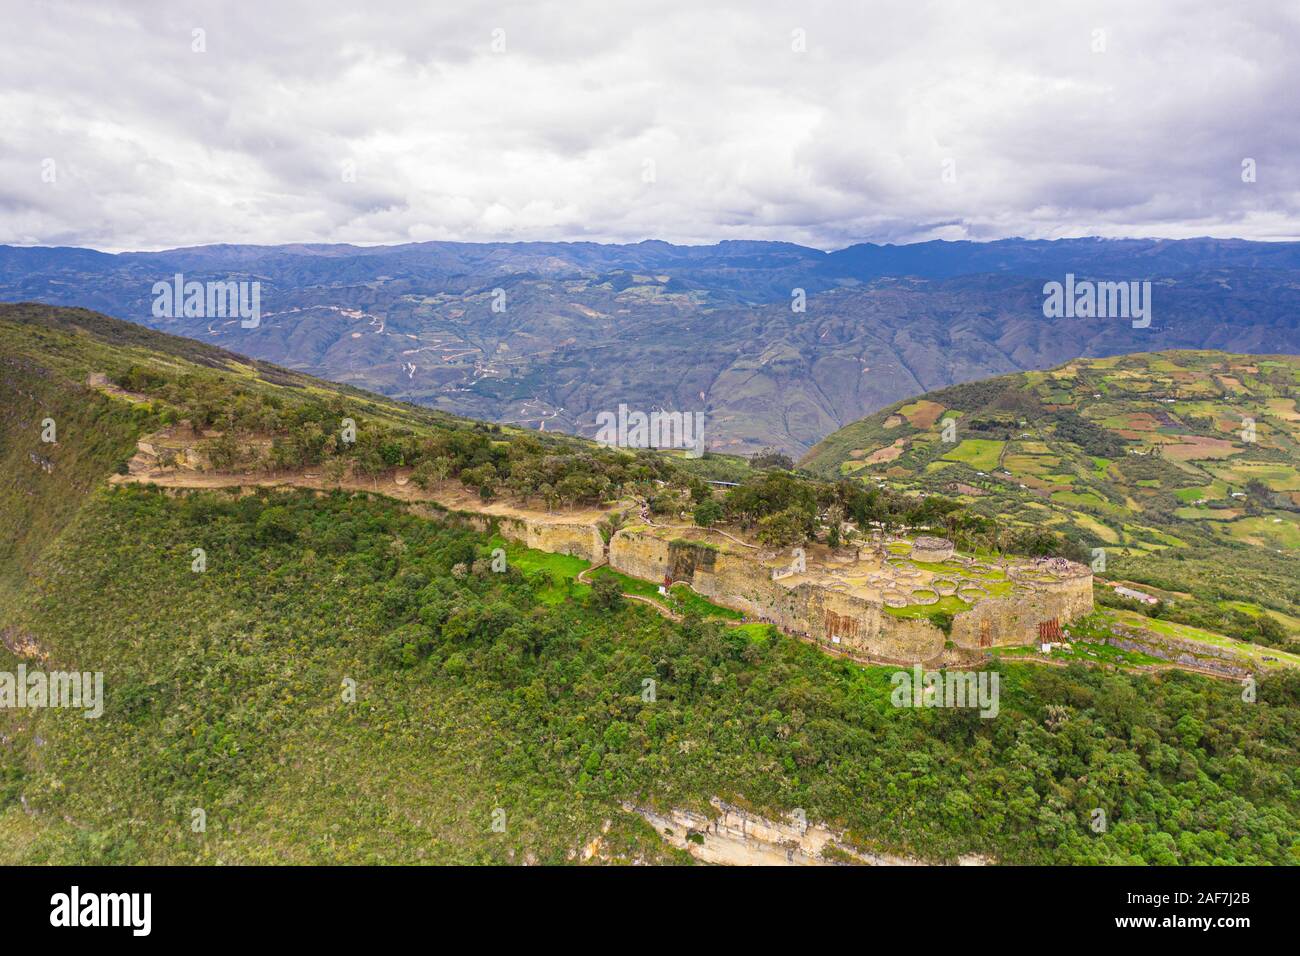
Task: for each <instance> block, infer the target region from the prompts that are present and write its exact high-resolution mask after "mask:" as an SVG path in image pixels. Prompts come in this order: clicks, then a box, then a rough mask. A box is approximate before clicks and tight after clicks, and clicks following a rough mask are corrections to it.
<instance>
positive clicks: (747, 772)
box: [0, 307, 1300, 863]
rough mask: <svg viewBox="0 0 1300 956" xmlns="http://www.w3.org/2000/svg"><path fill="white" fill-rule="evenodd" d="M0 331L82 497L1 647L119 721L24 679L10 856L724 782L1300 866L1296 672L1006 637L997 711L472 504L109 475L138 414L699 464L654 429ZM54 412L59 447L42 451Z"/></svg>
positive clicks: (344, 829) (10, 555) (474, 852)
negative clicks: (641, 434) (503, 528)
mask: <svg viewBox="0 0 1300 956" xmlns="http://www.w3.org/2000/svg"><path fill="white" fill-rule="evenodd" d="M0 360H2V361H3V364H0V368H3V369H5V370H6V375H7V376H8V377H7V378H6V379H5V381H6V383H7V384H6V385H5V388H6V390H7V391H6V395H5V397H6V399H7V404H8V401H13V402H16V403H17V406H16V409H10V410H12V411H15V414H13V415H7V416H6V417H5V418H4V419H0V441H3V449H4V467H5V472H4V480H5V482H6V488H8V489H9V491H7V493H6V498H5V499H4V501H3V502H0V504H2V505H3V509H4V520H5V522H6V525H5V526H6V528H20V527H22V526H23V525H24V524H25V523H30V522H38V521H42V520H45V521H48V526H47V527H46V528H43V529H42V533H41V534H40V535H39V536H38V535H36V534H35V533H32V534H28V535H27V536H26V537H25V538H24V539H23V540H21V541H20V542H19V544H18V546H17V547H11V548H10V550H9V551H8V552H7V553H6V556H5V557H6V564H5V565H4V567H3V569H0V576H3V578H4V580H5V582H6V585H7V587H6V588H5V589H3V590H0V637H2V640H0V674H5V673H14V672H16V671H17V670H18V668H19V667H20V666H21V667H25V668H27V669H28V670H29V671H30V670H35V669H38V668H40V669H47V670H71V669H76V670H78V671H86V672H96V671H98V672H102V674H103V685H104V699H103V704H104V707H103V713H102V716H100V717H98V718H97V719H86V718H85V717H83V715H82V714H81V713H80V712H79V711H77V710H63V709H39V708H37V709H32V708H27V709H12V708H10V707H0V862H4V863H50V862H52V863H143V862H153V863H251V862H263V863H268V862H270V863H298V862H346V863H356V862H390V863H391V862H402V863H420V862H439V863H522V862H532V861H538V862H548V863H563V862H569V861H573V862H580V861H584V860H591V861H593V862H606V861H632V860H641V861H647V862H683V861H685V859H686V858H685V856H684V855H683V854H682V853H681V852H680V851H678V850H675V849H673V848H672V847H671V846H669V845H668V844H667V843H665V842H664V841H662V840H661V839H660V838H659V837H658V835H657V834H656V833H655V832H654V830H653V829H652V828H651V827H650V826H649V825H648V824H646V823H645V822H644V821H643V820H642V817H641V815H640V814H639V813H637V812H633V811H632V810H629V809H625V808H642V809H644V810H654V811H656V812H657V813H659V814H660V815H673V816H674V818H677V817H681V818H684V819H687V818H688V817H686V816H684V814H685V813H686V812H688V811H693V812H696V813H704V814H712V813H714V812H716V810H715V804H713V803H712V802H711V801H713V800H714V799H718V800H721V801H725V803H726V804H727V805H729V806H733V807H734V806H740V807H742V808H744V809H745V810H747V811H750V812H754V813H758V814H762V815H764V816H766V817H768V818H770V819H773V820H780V819H789V817H790V815H791V814H792V813H793V812H794V811H795V809H796V808H798V809H799V810H800V811H802V814H803V816H804V817H806V818H807V820H808V821H810V822H813V821H816V822H819V823H821V822H824V823H825V824H826V825H827V826H828V827H829V828H831V829H832V830H834V831H835V832H837V833H845V834H848V836H847V837H846V839H848V840H849V841H850V842H851V844H852V848H853V849H855V850H859V851H862V852H864V853H879V852H892V853H896V854H900V855H904V856H909V857H913V858H921V859H954V858H956V857H957V856H958V855H960V854H971V853H978V854H982V855H984V856H986V857H990V858H993V859H997V860H1002V861H1009V862H1010V861H1023V862H1057V863H1100V862H1105V863H1125V862H1151V863H1214V862H1225V863H1232V862H1239V863H1255V862H1260V863H1263V862H1271V863H1287V862H1291V863H1294V862H1297V852H1298V851H1297V848H1298V847H1300V806H1297V804H1296V797H1295V792H1296V790H1295V786H1294V784H1295V781H1294V778H1293V777H1294V775H1293V768H1294V767H1295V766H1296V765H1297V763H1300V761H1297V760H1296V740H1297V739H1300V680H1297V678H1296V676H1295V674H1294V673H1292V672H1289V671H1286V670H1281V671H1278V672H1268V671H1265V672H1264V673H1262V674H1261V680H1260V685H1259V696H1258V700H1257V702H1256V703H1255V704H1254V706H1249V707H1246V706H1243V705H1242V701H1241V698H1240V691H1239V688H1238V687H1236V686H1235V685H1234V684H1232V683H1228V682H1225V681H1219V680H1213V679H1209V678H1205V677H1200V676H1196V675H1190V674H1181V673H1158V674H1154V675H1149V674H1144V673H1135V672H1111V671H1108V670H1103V669H1098V668H1091V669H1084V668H1079V667H1074V668H1068V669H1067V668H1063V667H1047V666H1041V665H1032V664H1014V663H1010V662H1002V663H995V665H994V666H995V667H996V668H997V671H998V673H999V675H1000V676H1001V679H1002V684H1001V688H1002V690H1001V700H1000V710H999V713H998V716H997V717H996V718H994V719H989V720H981V719H980V718H979V717H978V716H976V715H975V713H974V712H972V711H969V710H957V709H947V710H946V709H912V708H905V709H900V708H898V707H896V706H891V686H892V685H891V674H892V669H890V668H868V667H859V666H855V665H852V664H850V663H847V662H845V661H841V660H837V659H834V658H831V657H829V656H827V655H825V654H822V653H820V652H819V651H817V650H815V649H813V648H811V647H809V646H807V645H805V644H803V643H801V642H799V641H795V640H790V639H786V638H783V637H782V636H781V635H780V634H779V633H777V632H774V631H772V630H771V629H769V628H766V627H763V626H761V625H758V626H746V627H725V626H723V625H721V624H718V623H713V622H710V621H707V620H702V619H700V618H699V617H696V616H693V615H688V616H687V617H686V619H685V620H684V621H683V622H681V623H677V622H674V621H670V620H668V619H666V618H664V617H662V616H660V615H659V614H657V613H655V612H654V611H653V610H652V609H650V608H647V607H644V606H640V605H632V604H630V603H623V602H620V601H618V600H617V595H616V592H615V594H614V596H613V598H611V595H610V592H609V590H608V589H606V588H600V587H588V586H586V585H584V584H583V583H581V582H579V581H577V580H576V577H577V574H578V572H580V571H582V570H583V569H584V568H583V562H581V561H577V560H576V559H573V558H568V557H565V556H562V555H553V554H546V553H542V552H536V551H529V550H528V549H524V548H519V547H516V546H509V547H507V548H506V550H507V552H508V567H507V570H506V571H504V572H501V573H495V572H493V571H492V569H491V560H490V558H491V555H492V552H493V549H494V548H497V547H501V546H503V544H504V543H503V542H502V541H501V540H500V539H498V538H494V537H493V536H492V535H491V533H490V529H489V530H486V531H485V530H482V529H481V528H480V527H477V526H475V525H473V524H471V523H468V522H463V521H460V520H457V519H455V518H454V517H452V516H446V515H439V514H436V513H431V512H429V513H426V512H420V511H417V510H414V509H410V508H408V507H406V506H405V505H403V504H402V503H400V502H397V501H393V500H390V499H386V498H384V497H381V496H371V495H366V494H353V493H344V492H342V491H337V492H334V493H326V494H315V493H312V492H309V491H302V490H292V489H290V490H279V491H272V490H265V489H264V490H252V489H249V490H248V493H244V492H242V491H241V490H240V489H233V490H232V491H230V492H220V493H211V492H201V493H169V492H165V491H163V490H160V489H151V488H148V487H141V486H135V485H127V486H119V487H113V486H109V485H108V484H107V478H108V477H109V474H110V473H111V472H113V471H114V470H117V466H118V465H120V464H125V459H124V458H122V457H120V456H121V455H123V454H124V453H123V452H122V447H123V446H124V445H126V444H128V442H129V441H132V440H134V438H136V437H138V436H142V435H147V434H152V433H153V432H155V431H156V430H157V429H159V428H180V427H184V426H183V422H184V421H190V422H191V423H197V425H198V427H199V428H200V429H201V430H206V431H210V432H213V435H212V436H211V437H210V438H208V439H207V440H208V441H210V442H211V443H212V444H211V446H210V448H211V449H212V450H214V451H216V450H219V449H220V447H221V442H220V439H221V438H223V437H224V435H225V432H226V430H228V431H230V432H232V433H235V434H239V435H244V434H254V433H255V432H248V433H245V432H244V431H242V430H241V426H245V425H247V426H249V427H250V428H252V427H253V426H256V427H257V428H263V429H269V430H270V431H271V432H272V433H274V435H275V437H276V438H278V439H279V441H278V443H277V442H275V441H272V442H271V444H270V445H268V446H257V445H255V443H253V442H251V441H248V442H247V443H246V444H236V445H234V446H233V447H230V448H227V451H228V452H229V454H230V455H231V456H232V458H235V459H238V458H240V457H241V456H247V461H246V462H245V464H247V465H248V466H249V467H255V468H260V469H264V471H263V473H264V474H269V473H271V472H268V471H265V469H276V468H279V469H283V470H289V469H296V468H301V467H302V465H303V462H317V461H320V460H321V459H320V458H319V457H317V458H313V457H312V456H313V455H318V453H319V452H320V449H318V448H316V446H315V445H314V444H313V441H312V439H313V437H314V436H315V431H314V429H315V428H316V427H317V426H318V425H319V424H322V423H321V422H319V421H318V420H317V419H316V418H314V417H312V414H311V410H312V409H313V408H316V407H317V406H323V407H325V408H326V409H327V410H328V411H329V412H330V414H331V415H336V414H340V413H342V414H345V415H346V416H347V417H350V418H354V419H355V421H356V423H357V425H358V435H359V436H360V437H359V438H358V441H357V443H356V444H357V445H358V446H360V447H358V448H356V449H350V450H348V451H347V452H346V454H347V456H348V458H349V462H350V464H352V465H355V466H357V467H359V468H362V469H363V473H364V469H365V468H368V467H374V468H376V469H380V470H383V471H385V473H386V470H387V469H389V468H390V466H389V464H388V459H386V458H385V455H395V456H396V457H397V458H398V459H399V460H401V459H402V456H404V455H406V454H408V453H415V454H419V453H420V452H421V450H422V449H423V448H424V447H425V444H424V443H426V442H428V443H432V445H433V446H434V447H439V448H443V449H446V448H451V447H457V448H460V449H461V452H463V454H464V456H465V462H464V463H463V464H462V463H461V462H460V460H459V459H458V460H457V467H458V468H462V469H463V467H464V466H466V465H467V466H468V467H469V468H471V469H472V468H475V467H481V466H479V465H469V464H468V462H469V461H471V460H473V456H474V455H476V454H479V453H482V454H483V455H484V456H485V459H484V460H485V462H486V461H496V462H498V463H502V464H505V463H511V464H516V463H517V464H518V465H519V468H518V469H517V470H516V469H515V468H513V467H511V468H510V469H508V470H506V471H504V472H498V477H499V478H501V479H502V480H503V481H509V480H512V479H514V480H518V481H524V480H525V479H528V478H529V477H530V475H531V472H532V470H534V469H546V468H552V467H561V466H564V465H565V464H566V463H567V462H572V463H574V464H575V465H577V466H578V467H580V468H582V469H584V470H585V472H587V473H589V474H593V475H600V476H612V475H615V474H616V473H615V472H614V471H613V470H610V469H612V468H613V466H614V465H615V464H617V463H618V462H623V464H624V467H626V468H628V469H629V471H628V473H627V475H626V476H625V479H626V481H628V482H632V483H640V485H641V486H644V487H651V488H658V487H659V485H658V482H659V481H664V480H675V479H674V474H675V473H674V472H672V471H668V470H666V471H663V472H660V471H657V470H656V468H655V466H654V465H653V463H652V462H650V461H642V462H641V463H640V465H639V466H638V467H640V468H644V469H645V470H644V471H636V472H633V471H632V470H631V469H632V468H633V465H634V463H629V462H626V461H624V457H625V456H624V455H623V453H619V452H616V451H610V450H600V449H593V448H590V447H589V446H587V445H585V444H582V443H579V442H577V441H575V440H565V439H560V438H554V439H546V440H545V442H546V444H545V445H544V446H543V453H541V454H538V455H536V456H533V455H525V456H523V457H522V458H514V459H507V458H504V457H502V455H503V454H504V452H505V450H506V449H508V448H512V447H513V448H514V449H515V450H516V451H517V450H518V449H519V448H521V447H531V446H527V444H526V443H523V444H517V443H516V439H520V440H522V439H524V438H526V439H527V441H528V442H534V441H535V442H539V443H540V442H542V441H543V439H541V438H540V437H539V436H535V435H531V434H530V435H526V436H518V435H516V436H511V435H510V434H509V433H508V432H502V431H497V430H493V428H492V427H491V426H487V425H483V424H482V423H469V422H459V421H455V420H452V419H450V418H448V417H447V416H442V415H439V414H437V413H434V412H429V411H427V410H420V409H412V408H406V407H402V406H399V405H396V404H394V403H392V402H388V401H386V400H384V399H381V398H378V397H376V396H368V395H364V394H361V393H357V392H353V391H350V390H347V389H341V388H339V387H336V386H330V385H328V384H327V383H323V382H319V381H313V380H311V379H308V378H306V377H305V376H301V375H298V374H295V373H290V372H285V371H284V370H280V369H275V368H273V367H269V366H265V365H260V364H258V363H255V362H252V361H250V360H245V359H240V358H239V357H237V356H233V355H231V354H230V353H224V352H220V351H219V350H215V349H211V348H208V347H204V346H200V345H196V344H195V343H192V342H188V341H185V340H178V339H170V338H167V337H164V336H160V335H158V334H156V333H153V332H150V331H148V330H144V329H140V328H138V327H132V326H129V325H126V324H124V323H118V322H114V321H113V320H109V319H105V318H104V317H102V316H95V315H93V314H90V313H86V312H82V311H65V310H51V309H47V308H44V307H28V308H5V309H0ZM99 374H103V375H104V376H105V378H102V379H101V378H99V377H98V375H99ZM92 376H95V377H93V378H92ZM33 395H34V396H36V399H37V400H33V399H32V397H31V396H33ZM28 403H32V404H30V405H29V404H28ZM47 414H48V417H54V418H55V419H56V423H58V425H59V429H58V433H57V438H58V443H57V445H56V446H55V447H54V448H52V449H50V450H49V451H48V453H44V452H42V457H46V458H48V459H49V461H51V462H52V463H53V470H52V471H51V470H47V469H46V468H45V467H44V466H43V465H41V464H39V463H37V462H34V461H32V460H31V459H30V458H28V457H27V453H29V452H32V451H38V450H39V449H40V446H41V445H42V444H49V443H41V441H40V436H39V434H38V433H37V432H35V431H34V430H33V429H32V427H31V425H30V424H29V421H30V419H31V418H32V417H35V416H37V415H47ZM61 416H62V417H63V418H65V419H66V420H67V422H69V424H68V425H67V426H66V427H65V426H64V425H63V422H62V421H61V420H60V417H61ZM371 433H374V435H375V436H376V438H375V439H373V440H372V439H369V438H366V437H365V436H366V435H369V434H371ZM480 439H482V442H480ZM334 451H337V449H335V450H334ZM371 453H373V456H374V457H373V458H371V457H370V456H371ZM331 457H338V456H337V455H335V454H334V452H331V453H330V455H327V456H325V460H326V461H328V459H329V458H331ZM626 457H631V458H637V457H639V456H626ZM309 467H311V468H313V469H314V468H317V467H321V465H318V464H316V463H312V464H310V466H309ZM495 467H496V466H495V465H494V468H495ZM15 468H16V469H17V470H16V471H12V470H11V469H15ZM661 476H662V477H661ZM475 478H484V479H486V474H485V473H479V474H477V475H475ZM560 480H561V481H562V480H563V479H562V478H561V479H560ZM612 480H613V479H612V478H611V481H612ZM56 482H63V483H61V484H56ZM42 483H43V484H42ZM773 484H776V485H779V484H781V482H779V481H778V482H775V483H774V482H769V481H768V480H767V479H766V478H764V479H762V481H761V482H760V483H758V484H757V485H756V487H757V488H758V489H759V490H766V489H767V488H768V487H769V486H771V485H773ZM566 489H567V490H568V491H571V492H572V493H574V494H576V495H583V494H586V493H587V491H586V490H585V486H581V485H579V484H578V483H571V484H570V485H568V486H566ZM606 490H608V489H606ZM51 505H57V506H58V508H59V509H60V510H59V512H58V514H57V516H56V517H52V518H44V517H42V516H43V514H44V512H45V510H46V509H47V508H49V507H50V506H51ZM15 509H16V510H15ZM196 548H198V549H202V551H203V553H204V561H203V567H202V569H201V570H199V569H196V565H195V561H196V558H195V554H194V549H196ZM647 681H651V682H653V683H652V684H651V685H647ZM647 686H652V687H653V688H654V689H653V691H652V692H650V693H647ZM918 767H923V768H924V772H923V773H920V772H918V770H917V768H918ZM1099 806H1100V807H1104V808H1106V810H1107V816H1108V819H1109V820H1111V821H1112V825H1111V827H1110V828H1109V829H1108V831H1107V832H1105V833H1100V834H1099V833H1096V832H1094V831H1093V829H1092V827H1091V826H1090V823H1091V812H1092V808H1095V807H1099ZM693 836H694V837H695V838H698V839H706V837H705V836H704V835H703V834H694V835H693Z"/></svg>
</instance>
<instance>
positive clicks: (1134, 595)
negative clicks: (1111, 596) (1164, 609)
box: [1111, 584, 1160, 604]
mask: <svg viewBox="0 0 1300 956" xmlns="http://www.w3.org/2000/svg"><path fill="white" fill-rule="evenodd" d="M1111 587H1113V588H1114V589H1115V593H1116V594H1118V595H1119V596H1120V597H1126V598H1128V599H1129V600H1131V601H1141V602H1142V603H1143V604H1159V603H1160V599H1159V598H1155V597H1152V596H1151V595H1150V594H1143V593H1142V592H1141V591H1135V590H1133V589H1132V588H1126V587H1124V586H1123V585H1122V584H1113V585H1111Z"/></svg>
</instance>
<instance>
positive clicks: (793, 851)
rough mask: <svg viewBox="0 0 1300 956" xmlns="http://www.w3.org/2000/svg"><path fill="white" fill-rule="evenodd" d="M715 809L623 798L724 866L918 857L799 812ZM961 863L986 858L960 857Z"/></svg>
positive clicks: (719, 804) (874, 862) (900, 861)
mask: <svg viewBox="0 0 1300 956" xmlns="http://www.w3.org/2000/svg"><path fill="white" fill-rule="evenodd" d="M709 802H710V803H711V804H712V805H713V808H714V810H715V811H716V815H713V816H706V815H705V814H703V813H695V812H693V811H691V810H677V809H674V810H668V811H666V812H659V811H655V810H650V809H647V808H645V807H635V806H632V805H631V804H624V805H623V809H624V810H628V811H630V812H633V813H639V814H640V815H641V816H642V817H644V818H645V820H646V821H647V822H648V823H650V825H651V826H653V827H654V828H655V830H656V831H657V832H658V833H659V835H660V836H661V837H662V838H663V839H664V840H666V841H667V842H669V843H671V844H672V845H673V846H675V847H678V848H679V849H683V850H686V851H687V852H688V853H690V854H691V856H693V857H695V858H696V859H697V860H700V861H702V862H705V863H716V864H721V865H724V866H835V865H845V864H861V865H866V866H917V865H921V863H922V861H920V860H912V859H908V858H906V857H901V856H894V855H892V854H887V853H865V852H863V851H861V850H858V849H856V848H854V847H852V846H850V845H849V844H848V843H847V842H845V840H844V836H843V834H840V833H836V832H835V831H834V830H831V829H830V828H828V827H825V826H822V825H821V824H809V823H807V822H806V821H805V820H803V819H800V818H798V817H792V818H790V819H788V820H771V819H768V818H767V817H761V816H759V815H757V814H755V813H751V812H749V811H747V810H744V809H743V808H741V807H737V806H734V805H732V804H729V803H724V802H723V801H721V800H719V799H717V798H716V797H715V798H714V799H712V800H710V801H709ZM959 862H960V863H961V864H962V865H982V864H984V863H987V862H988V861H987V860H984V859H983V858H981V857H975V856H970V857H962V858H961V860H960V861H959Z"/></svg>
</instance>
